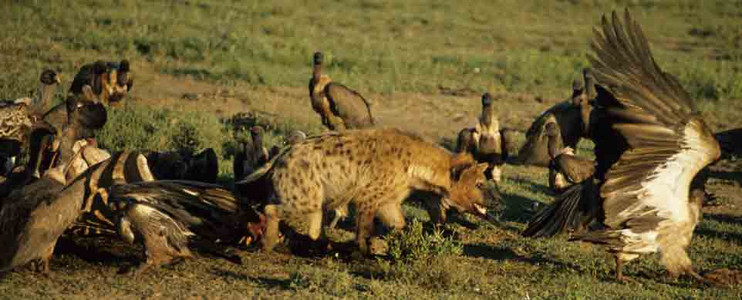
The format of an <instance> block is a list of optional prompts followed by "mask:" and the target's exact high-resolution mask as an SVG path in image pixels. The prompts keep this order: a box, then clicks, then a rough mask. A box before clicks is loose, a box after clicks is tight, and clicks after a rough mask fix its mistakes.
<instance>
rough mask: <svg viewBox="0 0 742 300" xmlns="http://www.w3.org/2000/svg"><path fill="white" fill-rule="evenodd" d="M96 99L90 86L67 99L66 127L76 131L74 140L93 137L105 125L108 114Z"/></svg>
mask: <svg viewBox="0 0 742 300" xmlns="http://www.w3.org/2000/svg"><path fill="white" fill-rule="evenodd" d="M97 99H98V98H97V97H96V96H95V95H94V94H93V92H92V89H91V87H90V86H84V87H83V94H82V95H73V96H70V97H69V98H68V99H67V117H68V126H70V127H71V128H74V129H75V130H76V133H75V137H76V139H84V138H92V137H95V131H96V130H98V129H101V128H103V126H104V125H106V122H107V121H108V112H107V111H106V108H105V107H104V106H103V104H101V103H100V102H99V101H97Z"/></svg>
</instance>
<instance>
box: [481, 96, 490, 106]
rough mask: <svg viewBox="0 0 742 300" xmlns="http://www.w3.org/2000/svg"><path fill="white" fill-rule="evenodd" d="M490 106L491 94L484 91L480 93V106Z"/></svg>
mask: <svg viewBox="0 0 742 300" xmlns="http://www.w3.org/2000/svg"><path fill="white" fill-rule="evenodd" d="M489 106H492V95H490V93H484V95H482V107H483V108H484V107H489Z"/></svg>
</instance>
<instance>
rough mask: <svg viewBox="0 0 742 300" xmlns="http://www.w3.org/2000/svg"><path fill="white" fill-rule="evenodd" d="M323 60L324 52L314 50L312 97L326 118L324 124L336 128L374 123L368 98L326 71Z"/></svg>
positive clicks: (364, 126)
mask: <svg viewBox="0 0 742 300" xmlns="http://www.w3.org/2000/svg"><path fill="white" fill-rule="evenodd" d="M323 60H324V55H323V54H322V52H315V53H314V63H313V72H312V78H311V79H310V80H309V99H310V100H311V101H312V108H313V109H314V111H315V112H317V114H319V115H320V117H321V118H322V125H324V126H325V127H327V128H328V129H330V130H335V131H339V130H345V129H360V128H367V127H372V126H374V125H375V121H374V118H373V116H372V115H371V106H370V104H369V102H368V100H366V98H364V97H363V96H361V94H359V93H358V92H356V91H354V90H352V89H350V88H348V87H346V86H344V85H342V84H339V83H335V82H333V81H332V79H331V78H330V77H329V76H327V75H323V74H322V62H323Z"/></svg>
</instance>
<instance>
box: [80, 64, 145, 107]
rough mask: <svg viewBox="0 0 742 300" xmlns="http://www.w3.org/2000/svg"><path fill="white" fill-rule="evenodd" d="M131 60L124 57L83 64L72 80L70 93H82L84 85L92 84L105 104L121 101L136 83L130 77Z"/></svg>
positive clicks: (96, 93) (94, 91)
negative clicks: (117, 59) (120, 59)
mask: <svg viewBox="0 0 742 300" xmlns="http://www.w3.org/2000/svg"><path fill="white" fill-rule="evenodd" d="M129 73H131V70H130V67H129V61H128V60H126V59H124V60H122V61H121V62H119V63H115V62H104V61H100V60H99V61H96V62H95V63H90V64H86V65H84V66H82V67H81V68H80V70H79V71H78V72H77V74H76V75H75V78H74V79H73V80H72V85H71V86H70V90H69V94H73V95H78V94H81V93H82V87H83V86H85V85H90V86H91V87H92V88H93V93H95V95H96V96H97V97H98V99H99V101H101V102H102V103H103V105H105V106H108V105H112V104H114V105H115V104H118V103H120V102H121V101H122V100H123V99H124V97H126V94H127V93H128V92H129V91H131V88H132V86H133V84H134V81H133V79H131V78H130V74H129Z"/></svg>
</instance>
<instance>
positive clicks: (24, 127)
mask: <svg viewBox="0 0 742 300" xmlns="http://www.w3.org/2000/svg"><path fill="white" fill-rule="evenodd" d="M40 81H41V85H40V87H39V90H38V92H37V95H36V98H34V99H30V98H19V99H16V100H15V101H3V102H2V103H0V175H2V176H7V175H8V174H9V173H10V171H11V169H12V168H13V167H14V166H15V158H16V156H18V155H19V154H20V153H21V151H22V149H23V148H24V146H23V145H24V144H25V142H26V141H27V139H28V135H29V134H30V132H31V130H33V129H32V127H33V125H34V124H35V123H36V121H37V120H38V119H40V118H41V116H42V115H43V113H44V112H45V111H46V109H48V106H49V103H50V102H51V99H52V97H54V95H55V94H56V89H57V85H58V84H59V83H60V78H59V75H58V74H57V73H56V72H54V71H52V70H49V69H46V70H44V71H43V72H41V78H40Z"/></svg>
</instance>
